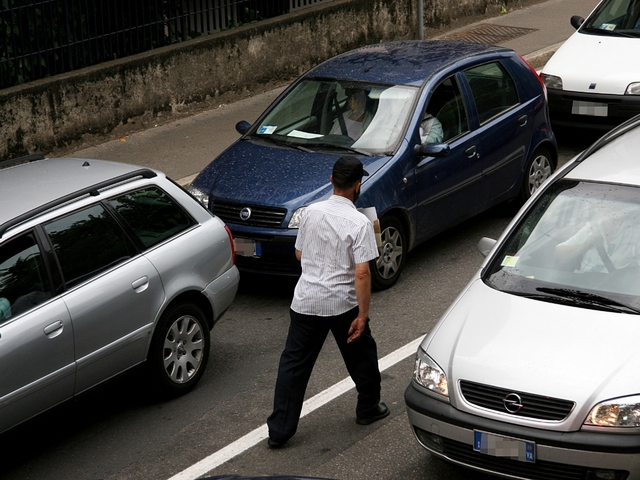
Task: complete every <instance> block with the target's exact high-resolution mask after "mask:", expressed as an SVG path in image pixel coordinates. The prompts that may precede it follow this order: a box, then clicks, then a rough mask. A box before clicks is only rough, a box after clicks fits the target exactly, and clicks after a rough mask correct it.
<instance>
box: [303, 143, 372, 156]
mask: <svg viewBox="0 0 640 480" xmlns="http://www.w3.org/2000/svg"><path fill="white" fill-rule="evenodd" d="M305 145H308V146H310V147H315V148H325V149H330V150H345V151H347V152H350V153H358V154H360V155H364V156H365V157H370V156H371V155H373V154H372V153H370V152H367V151H366V150H360V149H359V148H352V147H347V146H345V145H335V144H333V143H322V142H313V143H305Z"/></svg>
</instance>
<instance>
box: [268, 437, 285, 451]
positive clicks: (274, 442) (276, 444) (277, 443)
mask: <svg viewBox="0 0 640 480" xmlns="http://www.w3.org/2000/svg"><path fill="white" fill-rule="evenodd" d="M267 443H268V445H269V448H282V447H283V446H284V444H285V443H286V442H280V441H278V440H275V439H273V438H271V437H269V441H268V442H267Z"/></svg>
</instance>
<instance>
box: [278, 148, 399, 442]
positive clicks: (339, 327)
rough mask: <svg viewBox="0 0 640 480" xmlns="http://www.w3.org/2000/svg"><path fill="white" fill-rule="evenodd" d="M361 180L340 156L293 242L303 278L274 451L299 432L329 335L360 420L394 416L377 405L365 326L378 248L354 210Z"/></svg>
mask: <svg viewBox="0 0 640 480" xmlns="http://www.w3.org/2000/svg"><path fill="white" fill-rule="evenodd" d="M364 175H369V174H368V173H367V172H366V171H365V170H364V169H363V167H362V163H361V162H360V160H358V159H357V158H356V157H352V156H343V157H340V158H339V159H338V160H337V161H336V163H335V165H334V166H333V172H332V175H331V184H332V185H333V195H332V196H331V197H330V198H329V199H328V200H325V201H322V202H318V203H314V204H312V205H309V206H308V207H307V208H306V210H305V212H304V215H303V217H302V221H301V223H300V229H299V231H298V237H297V239H296V245H295V248H296V257H297V258H298V260H300V261H301V264H302V275H301V276H300V280H299V281H298V284H297V285H296V288H295V291H294V297H293V302H292V303H291V309H290V311H289V313H290V316H291V324H290V327H289V334H288V337H287V341H286V344H285V348H284V351H283V352H282V356H281V357H280V365H279V368H278V379H277V381H276V389H275V396H274V402H273V403H274V406H273V413H272V414H271V415H270V416H269V418H268V419H267V425H268V427H269V446H270V447H272V448H277V447H281V446H282V445H284V443H285V442H286V441H287V440H289V439H290V438H291V437H292V436H293V435H294V434H295V432H296V429H297V427H298V421H299V420H300V412H301V410H302V403H303V401H304V394H305V391H306V389H307V383H308V381H309V377H310V376H311V371H312V370H313V366H314V364H315V362H316V359H317V358H318V355H319V353H320V350H321V349H322V345H323V344H324V341H325V339H326V337H327V334H328V333H329V331H331V333H332V334H333V336H334V338H335V340H336V343H337V344H338V348H339V349H340V353H341V354H342V358H343V359H344V363H345V365H346V367H347V370H348V372H349V375H350V376H351V378H352V379H353V381H354V383H355V384H356V389H357V391H358V403H357V406H356V422H357V423H359V424H361V425H368V424H370V423H373V422H375V421H377V420H380V419H382V418H384V417H386V416H387V415H389V409H388V408H387V406H386V405H385V404H384V403H380V381H381V378H380V371H379V369H378V352H377V347H376V342H375V340H374V339H373V336H372V335H371V330H370V329H369V325H368V321H369V302H370V299H371V272H370V271H369V261H370V260H373V259H374V258H376V257H377V256H378V248H377V246H376V241H375V234H374V231H373V226H372V224H371V222H370V221H369V219H367V217H366V216H365V215H363V214H362V213H360V212H358V211H357V209H356V207H355V205H354V203H355V201H356V200H357V199H358V196H359V195H360V185H361V183H362V177H363V176H364Z"/></svg>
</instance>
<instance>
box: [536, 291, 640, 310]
mask: <svg viewBox="0 0 640 480" xmlns="http://www.w3.org/2000/svg"><path fill="white" fill-rule="evenodd" d="M536 290H537V291H539V292H542V293H550V294H551V295H557V296H558V297H561V298H563V299H566V300H572V301H575V302H578V303H580V304H584V305H591V306H595V307H603V308H607V309H610V310H611V311H615V312H622V313H633V314H640V310H639V309H637V308H634V307H631V306H629V305H626V304H624V303H621V302H619V301H617V300H613V299H612V298H608V297H604V296H602V295H597V294H595V293H589V292H583V291H581V290H574V289H571V288H550V287H538V288H536Z"/></svg>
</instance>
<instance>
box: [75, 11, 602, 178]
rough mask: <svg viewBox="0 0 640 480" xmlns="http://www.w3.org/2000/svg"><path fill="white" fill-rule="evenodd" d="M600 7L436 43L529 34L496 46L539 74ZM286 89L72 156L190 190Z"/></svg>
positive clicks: (534, 15)
mask: <svg viewBox="0 0 640 480" xmlns="http://www.w3.org/2000/svg"><path fill="white" fill-rule="evenodd" d="M598 1H599V0H547V1H546V2H542V3H539V4H536V5H533V6H530V7H527V8H523V9H520V10H514V11H512V12H509V13H505V14H502V15H500V16H497V17H492V18H486V19H483V20H482V21H480V22H477V23H473V24H470V25H466V26H465V27H462V28H459V29H455V30H450V31H447V32H446V33H443V34H441V35H439V36H438V37H434V38H443V37H448V36H451V35H456V34H457V35H464V34H465V32H466V31H468V30H471V29H474V28H476V27H478V26H480V25H487V24H488V25H490V26H495V27H498V28H499V27H516V28H518V29H528V30H527V31H528V33H526V34H523V35H520V36H517V37H515V38H509V39H505V40H504V41H499V42H495V43H497V44H499V45H503V46H505V47H508V48H512V49H513V50H515V51H517V52H518V53H519V54H520V55H522V56H524V57H525V58H526V59H527V61H529V62H530V63H531V64H532V65H533V66H534V67H535V68H541V67H542V66H544V63H545V62H546V61H547V60H548V58H549V57H550V56H551V55H552V54H553V52H555V50H556V49H557V48H558V47H559V46H560V45H561V44H562V42H563V41H564V40H566V39H567V38H568V37H569V36H570V35H571V34H572V33H573V32H574V31H575V30H574V29H573V27H572V26H571V24H570V23H569V20H570V18H571V16H572V15H581V16H583V17H586V16H587V15H588V14H589V13H590V12H591V11H592V10H593V8H595V6H596V5H597V3H598ZM503 30H504V29H503ZM284 88H285V86H284V85H283V86H281V87H279V88H275V89H271V90H268V91H265V92H264V93H262V94H260V95H256V96H254V97H250V98H246V99H243V100H240V101H238V102H235V103H233V104H228V105H220V106H219V107H218V108H215V109H212V110H204V111H202V112H200V113H197V114H194V115H192V116H190V117H186V118H181V119H179V120H176V121H173V122H170V123H167V124H164V125H158V126H156V127H151V128H149V129H147V130H144V131H141V132H138V133H134V134H131V135H128V136H126V137H122V138H119V139H116V140H112V141H108V142H105V143H102V144H99V145H96V146H92V147H88V148H82V149H78V150H76V151H74V152H72V153H71V154H70V155H69V156H72V157H80V158H99V159H104V160H113V161H118V162H125V163H134V164H138V165H143V166H147V167H152V168H156V169H159V170H161V171H163V172H165V173H166V174H167V175H168V176H169V177H170V178H173V179H175V180H177V181H178V182H179V183H180V184H182V185H187V184H189V183H190V182H191V180H193V178H194V177H195V176H196V175H197V174H198V172H200V170H201V169H202V168H204V167H205V166H206V165H207V164H208V163H209V162H210V161H211V160H213V159H214V158H215V157H216V156H217V155H218V154H220V153H221V152H222V151H223V150H224V149H225V148H227V147H228V146H229V145H231V144H232V143H233V142H234V141H235V140H236V139H237V138H239V134H238V133H237V132H236V131H235V124H236V123H237V122H239V121H240V120H247V121H249V122H253V121H255V120H256V119H257V117H258V116H259V115H260V113H262V111H263V110H264V109H265V108H266V107H267V106H268V105H269V104H270V103H271V102H272V101H273V100H274V99H275V98H276V97H277V96H278V95H279V94H280V92H282V90H283V89H284Z"/></svg>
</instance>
